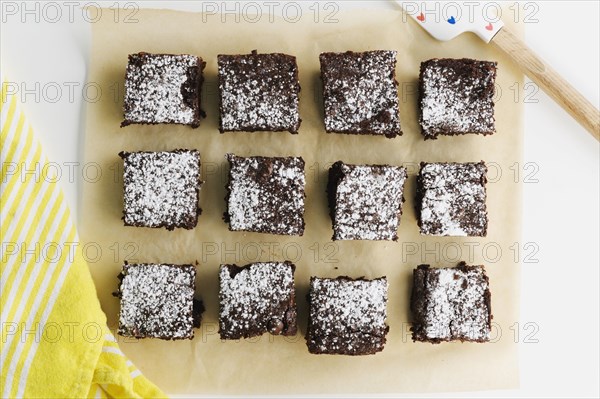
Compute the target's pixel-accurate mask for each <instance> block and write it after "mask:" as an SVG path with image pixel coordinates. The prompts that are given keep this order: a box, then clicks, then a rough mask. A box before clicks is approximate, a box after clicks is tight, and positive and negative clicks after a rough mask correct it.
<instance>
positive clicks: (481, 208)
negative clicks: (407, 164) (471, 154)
mask: <svg viewBox="0 0 600 399" xmlns="http://www.w3.org/2000/svg"><path fill="white" fill-rule="evenodd" d="M486 173H487V167H486V166H485V163H484V162H483V161H482V162H478V163H426V162H421V171H420V172H419V176H418V177H417V193H416V201H415V204H416V213H417V220H418V224H419V227H420V228H421V234H424V235H434V236H474V237H485V236H486V234H487V225H488V217H487V211H486V204H485V202H486V189H485V184H486V182H487V179H486Z"/></svg>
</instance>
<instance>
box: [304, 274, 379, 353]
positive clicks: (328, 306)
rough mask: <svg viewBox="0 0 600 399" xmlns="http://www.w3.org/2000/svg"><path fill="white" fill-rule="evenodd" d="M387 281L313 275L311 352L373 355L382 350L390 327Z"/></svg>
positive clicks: (309, 326)
mask: <svg viewBox="0 0 600 399" xmlns="http://www.w3.org/2000/svg"><path fill="white" fill-rule="evenodd" d="M387 291H388V282H387V279H386V278H385V277H381V278H377V279H374V280H366V279H364V278H358V279H352V278H350V277H347V276H340V277H337V278H334V279H330V278H318V277H311V279H310V290H309V293H308V303H309V318H308V330H307V333H306V341H307V345H308V350H309V352H310V353H315V354H341V355H370V354H374V353H377V352H380V351H382V350H383V347H384V345H385V342H386V335H387V333H388V331H389V327H388V326H387V324H386V319H387Z"/></svg>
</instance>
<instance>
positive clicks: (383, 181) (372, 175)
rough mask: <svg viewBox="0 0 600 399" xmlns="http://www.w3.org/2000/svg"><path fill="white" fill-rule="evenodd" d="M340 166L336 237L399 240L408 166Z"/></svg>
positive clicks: (341, 238) (335, 216)
mask: <svg viewBox="0 0 600 399" xmlns="http://www.w3.org/2000/svg"><path fill="white" fill-rule="evenodd" d="M334 167H335V165H334ZM339 168H340V173H341V175H342V177H341V178H340V180H339V182H338V184H337V189H336V204H335V215H334V236H333V238H334V239H335V240H396V239H397V234H396V231H397V230H398V225H399V223H400V214H401V212H402V201H403V189H404V182H405V180H406V169H405V168H403V167H397V166H387V165H347V164H343V163H341V164H340V165H339Z"/></svg>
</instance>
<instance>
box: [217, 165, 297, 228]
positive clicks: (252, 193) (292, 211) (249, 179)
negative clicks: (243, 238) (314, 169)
mask: <svg viewBox="0 0 600 399" xmlns="http://www.w3.org/2000/svg"><path fill="white" fill-rule="evenodd" d="M226 158H227V160H228V161H229V183H228V184H227V196H226V197H225V200H226V202H227V211H226V212H225V214H224V215H223V219H224V220H225V222H227V223H229V229H230V230H231V231H254V232H258V233H270V234H281V235H299V236H301V235H302V234H304V184H305V176H304V160H303V159H302V158H300V157H287V158H278V157H275V158H267V157H248V158H243V157H238V156H235V155H233V154H227V155H226Z"/></svg>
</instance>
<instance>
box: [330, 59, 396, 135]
mask: <svg viewBox="0 0 600 399" xmlns="http://www.w3.org/2000/svg"><path fill="white" fill-rule="evenodd" d="M319 59H320V61H321V80H322V82H323V101H324V105H325V112H324V116H325V131H327V132H328V133H345V134H372V135H384V136H386V137H389V138H393V137H396V136H398V135H401V134H402V132H401V131H400V118H399V115H398V112H399V111H398V82H396V51H385V50H378V51H365V52H362V53H355V52H352V51H347V52H345V53H322V54H321V55H320V56H319Z"/></svg>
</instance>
